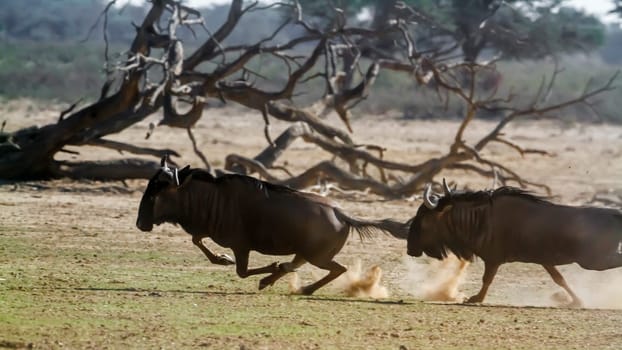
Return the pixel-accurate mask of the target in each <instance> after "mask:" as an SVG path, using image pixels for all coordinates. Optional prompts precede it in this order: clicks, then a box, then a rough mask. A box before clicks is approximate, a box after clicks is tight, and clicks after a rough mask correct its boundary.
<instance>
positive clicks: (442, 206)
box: [407, 179, 451, 259]
mask: <svg viewBox="0 0 622 350" xmlns="http://www.w3.org/2000/svg"><path fill="white" fill-rule="evenodd" d="M443 188H444V191H445V194H444V196H441V195H437V194H434V193H432V186H431V185H430V184H428V185H427V186H426V187H425V190H424V191H423V204H422V205H421V206H420V207H419V209H418V210H417V215H415V217H414V218H413V220H412V223H411V225H410V230H409V233H408V247H407V253H408V255H410V256H416V257H418V256H421V254H423V253H425V254H426V255H428V256H430V257H433V258H437V259H443V258H445V257H446V256H447V249H446V247H445V241H444V239H443V237H445V231H446V219H445V217H446V215H447V214H448V211H449V210H450V209H451V190H450V189H449V186H447V183H446V182H445V179H443Z"/></svg>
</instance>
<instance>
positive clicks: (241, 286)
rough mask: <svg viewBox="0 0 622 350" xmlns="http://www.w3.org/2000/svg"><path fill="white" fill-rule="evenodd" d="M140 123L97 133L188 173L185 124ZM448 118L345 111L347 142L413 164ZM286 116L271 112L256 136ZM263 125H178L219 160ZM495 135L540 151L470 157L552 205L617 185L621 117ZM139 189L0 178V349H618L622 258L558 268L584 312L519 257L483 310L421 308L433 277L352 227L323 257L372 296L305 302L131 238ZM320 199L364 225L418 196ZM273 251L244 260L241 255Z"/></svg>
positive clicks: (208, 121) (176, 233)
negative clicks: (535, 190) (375, 274)
mask: <svg viewBox="0 0 622 350" xmlns="http://www.w3.org/2000/svg"><path fill="white" fill-rule="evenodd" d="M25 115H28V117H24V116H25ZM0 116H1V119H5V118H6V119H7V129H8V130H15V129H17V128H19V127H22V126H25V125H32V124H40V125H42V124H44V123H46V122H50V121H53V120H55V119H56V118H57V116H58V111H57V110H38V109H36V108H30V109H26V108H25V107H24V103H23V102H22V103H16V104H7V105H5V106H3V107H2V109H0ZM331 118H332V117H331ZM156 120H157V118H156V117H155V116H154V117H152V118H150V119H149V120H147V121H145V122H143V123H141V124H139V125H137V126H135V127H133V128H132V129H130V130H127V131H126V132H124V133H123V134H121V135H116V136H115V137H113V138H114V139H116V140H122V141H134V142H136V143H138V144H141V145H145V146H150V147H161V148H165V147H170V148H173V149H176V150H178V151H180V153H181V154H182V155H183V158H182V159H179V160H178V162H179V163H180V165H185V164H191V165H193V166H200V165H201V164H200V160H199V159H198V158H197V157H196V156H195V155H194V153H193V152H192V149H191V144H190V141H189V140H188V138H187V137H186V135H185V132H184V131H181V130H171V129H165V128H158V129H156V131H155V133H154V135H153V136H152V137H151V139H149V140H145V139H144V135H145V133H146V131H147V126H148V123H149V122H151V121H156ZM334 122H335V123H338V121H337V120H336V119H335V120H334ZM457 126H458V124H457V122H453V121H405V120H400V119H398V118H396V117H395V116H392V115H383V116H365V117H364V118H360V119H355V120H354V122H353V128H354V138H355V140H356V141H357V142H359V143H373V144H381V145H384V146H386V147H387V152H386V153H385V157H386V158H387V159H392V160H397V161H403V162H407V163H413V164H414V163H419V162H421V161H424V160H426V159H428V158H429V157H433V156H437V155H440V154H441V153H444V152H445V151H446V149H447V148H448V146H449V143H450V141H451V140H452V138H453V135H454V133H455V130H456V128H457ZM493 126H494V124H493V123H490V122H477V123H474V124H473V125H471V127H470V128H469V131H468V133H467V135H466V136H467V138H468V140H475V139H476V138H477V137H478V136H480V135H483V134H484V133H485V132H487V131H488V130H490V129H491V128H492V127H493ZM285 127H286V125H285V124H281V123H278V122H275V123H274V124H273V125H272V135H273V136H276V135H278V133H279V132H280V131H281V130H283V129H284V128H285ZM262 128H263V124H262V120H261V117H260V116H259V115H241V114H240V113H239V112H238V111H236V110H210V111H209V113H208V115H207V116H206V117H204V118H203V120H202V122H201V123H200V124H199V125H198V126H197V127H196V128H195V136H196V137H197V140H198V142H199V144H200V148H201V149H202V150H203V152H204V153H205V154H206V155H207V157H208V159H210V161H211V162H212V165H213V166H217V167H218V166H222V161H223V159H224V157H225V156H226V155H227V154H230V153H237V154H241V155H244V156H249V157H252V156H254V155H256V154H257V153H258V152H259V151H261V150H262V149H263V148H264V147H265V146H266V140H265V139H264V137H263V134H262ZM506 131H507V135H508V136H509V138H510V139H512V140H514V141H515V142H517V143H518V144H520V145H522V146H525V147H530V148H540V149H543V150H546V151H548V152H549V153H552V154H553V156H551V157H542V156H526V157H524V158H521V157H520V155H519V154H517V153H516V152H515V151H514V150H512V149H510V148H508V147H507V146H504V145H492V146H493V147H490V148H489V149H487V151H486V153H485V155H486V156H488V157H489V158H492V159H495V160H498V161H501V162H503V163H504V164H506V165H509V166H510V167H511V168H512V169H514V170H516V171H517V172H518V173H519V174H521V175H524V176H525V177H526V178H527V179H529V180H532V181H535V182H541V183H546V184H547V185H549V186H550V187H551V188H552V190H553V193H554V195H555V196H556V197H555V199H554V200H555V201H556V202H560V203H565V204H573V205H585V204H588V203H590V201H591V200H592V199H593V197H594V196H595V195H597V194H598V195H599V196H603V195H604V196H608V197H607V198H614V199H615V198H619V197H620V195H622V127H618V126H609V125H582V124H564V123H561V122H552V121H530V122H527V121H525V122H519V123H516V124H512V125H510V126H509V127H508V128H507V130H506ZM76 150H77V149H76ZM79 151H80V153H81V154H80V155H79V156H74V155H71V154H63V155H62V157H76V158H79V159H89V160H91V159H109V158H119V157H124V156H127V155H120V154H117V153H116V152H111V151H107V150H101V149H96V148H80V149H79ZM328 157H329V156H328V154H326V153H324V152H323V151H321V150H319V149H318V148H317V147H315V146H314V145H311V144H306V143H304V142H303V141H301V140H300V141H297V142H296V143H295V145H294V146H293V147H292V148H291V149H290V150H289V151H288V152H287V153H286V154H285V157H284V158H283V159H281V160H280V161H279V164H280V165H283V164H287V168H288V169H289V170H290V171H292V172H293V173H298V172H300V171H301V170H302V169H303V168H304V167H307V166H309V165H310V164H315V163H316V162H319V161H321V160H325V159H328ZM279 175H283V176H285V174H279ZM398 175H399V174H398ZM402 176H403V175H402ZM442 176H444V177H446V178H447V179H449V180H451V181H455V182H457V183H458V184H459V186H461V187H468V188H471V189H481V188H486V187H490V186H491V185H492V183H491V181H490V180H489V179H483V178H480V177H478V176H476V175H473V174H469V173H463V172H446V173H443V174H442ZM145 185H146V181H128V182H127V184H125V185H124V184H122V183H102V182H95V181H83V182H70V181H67V180H56V181H49V182H29V183H21V184H6V185H2V186H0V348H2V347H7V348H20V347H29V346H32V347H35V348H95V349H101V348H128V347H129V348H197V347H204V348H214V349H223V348H227V349H233V348H236V349H238V348H249V349H256V348H259V349H274V348H287V349H289V348H321V349H326V348H329V349H330V348H340V349H342V348H350V349H359V348H369V349H378V348H380V349H398V348H400V346H402V347H403V348H406V349H419V348H456V349H464V348H525V349H534V348H563V349H567V348H577V349H584V348H610V349H619V348H622V327H621V326H620V325H622V310H621V309H622V270H621V269H615V270H610V271H606V272H588V271H585V270H582V269H580V268H579V267H577V266H564V267H562V273H564V274H565V275H566V278H567V280H568V281H569V283H570V285H571V286H573V287H574V288H575V290H576V291H577V294H579V296H581V297H582V298H583V299H584V301H585V304H586V309H580V310H577V309H567V308H564V307H563V306H562V305H563V304H561V302H563V300H562V301H560V299H563V294H561V297H560V293H558V292H559V291H560V289H559V288H558V287H557V286H556V285H555V284H554V283H553V282H552V281H551V280H550V278H549V277H548V275H547V274H546V272H545V271H544V270H543V269H542V268H541V267H539V266H534V265H529V264H509V265H504V266H503V267H502V268H501V269H500V271H499V274H498V275H497V278H496V279H495V281H494V282H493V284H492V286H491V290H490V292H489V294H488V297H487V299H486V302H485V303H484V305H481V306H465V305H461V304H459V303H435V302H425V301H421V298H422V295H423V294H422V290H423V289H424V288H425V287H426V285H427V284H428V281H429V280H430V279H432V278H433V277H434V276H435V274H438V273H440V272H438V270H437V269H438V266H439V265H438V264H436V263H434V262H432V261H431V260H429V259H427V258H420V259H413V258H410V257H407V256H406V253H405V251H406V249H405V247H406V242H404V241H399V240H396V239H393V238H390V237H387V236H378V237H377V238H376V239H375V240H373V241H367V242H361V241H360V240H359V239H358V238H357V237H353V238H352V239H351V240H349V242H348V243H347V244H346V246H345V248H344V250H343V251H342V252H341V253H340V255H338V260H339V261H340V262H342V263H344V264H346V265H350V266H352V265H355V264H356V263H357V261H360V262H361V263H362V265H363V267H364V268H368V267H370V266H372V265H379V266H380V267H381V268H382V271H383V273H384V274H383V281H382V282H383V284H384V285H385V286H386V287H387V288H388V290H389V292H390V295H389V297H387V298H383V299H381V300H373V299H369V298H349V297H346V296H344V295H343V294H342V293H341V291H340V289H339V288H338V286H335V285H333V286H328V287H327V288H324V289H321V290H319V291H318V295H317V296H312V297H301V296H295V295H291V294H290V293H289V286H288V283H287V279H284V280H283V281H281V282H278V283H277V285H275V286H274V287H273V288H271V289H267V290H264V291H261V292H259V291H257V290H256V286H257V283H258V280H259V278H252V277H251V278H248V279H245V280H241V279H239V278H237V276H236V275H235V272H234V269H233V268H232V267H220V266H212V265H210V264H209V262H207V260H206V259H205V258H204V257H203V256H202V254H201V252H200V251H199V250H198V249H197V248H196V247H194V246H193V245H192V244H191V242H190V237H189V236H188V235H187V234H185V233H184V232H183V231H182V230H181V229H180V228H177V227H174V226H172V225H163V226H160V227H158V228H156V229H155V230H154V232H152V233H149V234H144V233H142V232H140V231H138V230H137V229H136V228H135V226H134V223H135V219H136V212H137V207H138V203H139V201H140V196H141V192H142V190H143V188H144V186H145ZM330 196H331V197H333V198H334V199H335V200H336V201H337V202H338V203H339V204H340V205H341V206H342V207H343V208H345V209H346V211H347V212H349V213H351V214H354V215H357V216H360V217H364V218H386V217H391V218H395V219H400V220H407V219H409V218H410V217H412V216H413V215H414V214H415V212H416V209H417V207H418V206H419V205H420V200H419V199H418V198H414V199H413V198H410V199H401V200H390V201H387V200H383V199H381V198H378V197H376V196H373V195H369V194H365V193H339V192H335V191H333V192H331V193H330ZM206 243H207V244H208V245H209V246H210V247H211V248H213V249H214V250H215V251H217V252H218V253H221V252H222V253H230V252H228V251H226V250H225V249H223V248H220V247H217V246H215V245H214V244H213V243H212V242H206ZM286 259H287V257H278V258H275V257H266V256H261V255H258V254H256V255H252V256H251V265H252V266H258V265H261V264H265V263H269V262H271V261H274V260H280V261H285V260H286ZM481 273H482V264H481V262H479V261H476V262H475V263H473V264H472V265H471V266H470V267H469V268H468V272H467V275H466V276H465V279H464V283H463V284H462V285H461V286H460V288H459V289H460V291H461V292H462V293H464V294H465V295H471V294H473V293H475V292H476V291H477V290H478V288H479V286H480V277H481ZM320 274H323V272H320V271H318V270H317V269H315V268H312V267H309V266H305V267H303V268H302V269H301V270H300V271H299V276H300V278H301V279H302V280H303V281H310V280H312V279H314V278H317V277H318V276H320ZM426 276H427V277H426ZM428 287H429V286H428Z"/></svg>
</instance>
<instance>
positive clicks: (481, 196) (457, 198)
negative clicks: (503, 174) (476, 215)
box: [438, 186, 552, 209]
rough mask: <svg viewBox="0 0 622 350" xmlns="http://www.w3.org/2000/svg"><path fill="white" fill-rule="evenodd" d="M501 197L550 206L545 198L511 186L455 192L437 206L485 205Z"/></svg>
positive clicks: (441, 200)
mask: <svg viewBox="0 0 622 350" xmlns="http://www.w3.org/2000/svg"><path fill="white" fill-rule="evenodd" d="M501 196H514V197H520V198H522V199H526V200H530V201H533V202H536V203H541V204H552V203H551V202H549V201H548V200H547V199H546V198H544V197H540V196H537V195H535V194H533V193H531V192H529V191H526V190H523V189H520V188H517V187H512V186H502V187H499V188H497V189H495V190H482V191H455V192H452V193H451V196H444V197H442V198H440V200H439V203H438V205H439V209H442V208H443V207H444V206H446V205H448V204H451V203H455V202H471V203H474V204H475V203H478V204H485V203H491V202H492V200H494V199H495V198H498V197H501Z"/></svg>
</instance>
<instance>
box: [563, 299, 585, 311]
mask: <svg viewBox="0 0 622 350" xmlns="http://www.w3.org/2000/svg"><path fill="white" fill-rule="evenodd" d="M566 306H567V307H569V308H573V309H580V308H582V307H583V303H582V302H581V300H573V301H572V302H570V303H568V304H566Z"/></svg>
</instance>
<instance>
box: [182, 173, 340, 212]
mask: <svg viewBox="0 0 622 350" xmlns="http://www.w3.org/2000/svg"><path fill="white" fill-rule="evenodd" d="M189 175H192V179H195V180H199V181H205V182H209V183H213V184H216V185H218V184H224V183H227V182H229V181H240V182H242V183H245V184H249V185H251V186H252V187H253V188H255V189H257V190H258V191H261V192H263V194H264V195H265V196H266V197H268V198H269V197H270V193H271V192H276V193H283V194H290V195H294V196H300V197H304V198H306V199H309V200H312V201H314V202H317V203H322V204H326V205H330V206H334V203H333V202H332V201H330V200H329V199H327V198H324V197H321V196H318V195H315V194H313V193H307V192H301V191H297V190H295V189H293V188H290V187H287V186H283V185H278V184H273V183H270V182H266V181H262V180H259V179H256V178H254V177H252V176H246V175H242V174H225V175H222V176H218V177H215V176H213V175H212V174H210V173H209V172H207V171H205V170H203V169H198V168H195V169H190V168H188V167H186V168H184V169H182V170H181V171H180V172H179V182H180V183H183V182H184V180H185V179H186V177H188V176H189Z"/></svg>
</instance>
